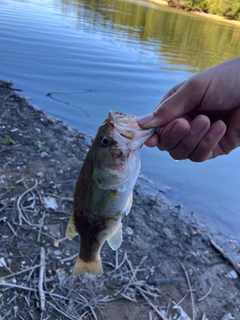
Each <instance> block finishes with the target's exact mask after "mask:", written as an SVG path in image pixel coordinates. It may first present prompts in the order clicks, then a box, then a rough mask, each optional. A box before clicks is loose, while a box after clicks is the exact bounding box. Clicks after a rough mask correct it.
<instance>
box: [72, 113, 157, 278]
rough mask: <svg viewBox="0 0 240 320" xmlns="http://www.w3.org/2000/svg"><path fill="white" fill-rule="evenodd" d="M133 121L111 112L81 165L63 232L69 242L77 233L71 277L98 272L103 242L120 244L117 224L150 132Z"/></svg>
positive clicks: (127, 206) (126, 206)
mask: <svg viewBox="0 0 240 320" xmlns="http://www.w3.org/2000/svg"><path fill="white" fill-rule="evenodd" d="M136 120H137V117H136V116H133V115H127V114H123V113H120V112H116V111H113V110H110V111H109V115H108V119H106V120H105V121H104V122H103V124H102V125H101V126H100V127H99V130H98V133H97V135H96V138H95V139H94V141H93V144H92V146H91V148H90V149H89V152H88V154H87V156H86V159H85V161H84V164H83V167H82V169H81V172H80V175H79V178H78V181H77V185H76V189H75V194H74V203H73V213H72V215H71V217H70V220H69V222H68V226H67V231H66V236H67V237H68V238H69V239H70V240H71V239H73V238H74V237H75V236H76V235H77V234H79V235H80V252H79V255H78V257H77V260H76V263H75V265H74V268H73V275H74V276H77V275H80V274H83V273H91V274H94V275H99V274H102V272H103V270H102V262H101V258H100V251H101V248H102V246H103V244H104V242H105V241H106V240H107V241H108V244H109V246H110V247H111V248H112V249H113V250H116V249H117V248H119V247H120V245H121V242H122V224H121V220H122V218H123V216H124V215H127V214H128V213H129V211H130V209H131V206H132V197H133V188H134V185H135V183H136V180H137V177H138V174H139V171H140V164H141V163H140V155H139V153H140V149H141V147H142V145H143V144H144V142H145V141H146V140H147V139H149V138H150V137H151V135H152V134H153V132H154V129H148V130H142V129H141V128H140V127H139V126H138V124H137V122H136Z"/></svg>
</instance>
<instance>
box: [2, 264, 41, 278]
mask: <svg viewBox="0 0 240 320" xmlns="http://www.w3.org/2000/svg"><path fill="white" fill-rule="evenodd" d="M38 267H41V264H38V265H36V266H34V267H31V268H27V269H24V270H22V271H19V272H16V273H12V274H9V275H8V276H5V277H1V278H0V281H1V280H6V279H8V278H12V277H15V276H18V275H19V274H21V273H24V272H27V271H29V270H32V269H36V268H38Z"/></svg>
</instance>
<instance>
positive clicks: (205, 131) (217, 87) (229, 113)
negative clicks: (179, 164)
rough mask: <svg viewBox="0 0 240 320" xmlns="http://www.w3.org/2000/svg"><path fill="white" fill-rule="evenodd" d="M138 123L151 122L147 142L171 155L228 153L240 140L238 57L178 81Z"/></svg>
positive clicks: (193, 156) (195, 156) (199, 157)
mask: <svg viewBox="0 0 240 320" xmlns="http://www.w3.org/2000/svg"><path fill="white" fill-rule="evenodd" d="M138 123H139V125H140V126H141V127H142V128H143V129H147V128H152V127H155V128H157V129H156V133H155V134H154V135H153V136H152V137H151V138H150V139H149V140H148V141H147V142H146V145H147V146H149V147H154V146H157V147H158V148H159V149H160V150H167V151H168V152H169V153H170V155H171V156H172V157H173V158H174V159H177V160H181V159H190V160H192V161H195V162H200V161H205V160H207V159H212V158H215V157H217V156H219V155H223V154H228V153H230V152H231V151H232V150H233V149H235V148H237V147H238V146H239V145H240V58H236V59H233V60H230V61H227V62H225V63H223V64H220V65H218V66H216V67H214V68H211V69H208V70H206V71H204V72H202V73H199V74H197V75H194V76H192V77H191V78H190V79H189V80H187V81H185V82H183V83H180V84H178V85H177V86H175V87H174V88H172V89H171V90H170V91H169V92H168V93H167V94H166V95H165V96H164V97H163V99H162V101H161V102H160V104H159V105H158V106H157V107H156V109H155V110H154V111H153V113H151V114H149V115H147V116H145V117H142V118H140V119H139V121H138Z"/></svg>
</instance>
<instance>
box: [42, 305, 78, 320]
mask: <svg viewBox="0 0 240 320" xmlns="http://www.w3.org/2000/svg"><path fill="white" fill-rule="evenodd" d="M47 303H48V304H49V305H50V306H51V307H53V308H54V309H55V310H56V311H58V312H59V313H61V314H62V315H64V316H65V317H67V318H68V319H70V320H78V319H79V318H76V317H73V316H72V315H69V314H67V313H66V312H63V311H62V310H61V309H59V308H57V307H56V306H55V305H54V304H52V303H51V302H49V301H48V302H47Z"/></svg>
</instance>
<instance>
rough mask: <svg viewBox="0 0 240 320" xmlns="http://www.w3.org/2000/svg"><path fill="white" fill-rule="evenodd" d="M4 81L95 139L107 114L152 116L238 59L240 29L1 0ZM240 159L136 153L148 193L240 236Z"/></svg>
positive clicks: (81, 5)
mask: <svg viewBox="0 0 240 320" xmlns="http://www.w3.org/2000/svg"><path fill="white" fill-rule="evenodd" d="M0 41H1V42H0V43H1V50H0V78H2V79H4V80H12V81H13V82H14V86H15V87H18V88H20V89H23V90H24V91H23V95H25V96H29V97H31V98H32V101H31V103H32V104H34V105H35V106H37V107H39V108H41V109H42V110H44V111H45V112H46V113H47V114H49V115H51V116H53V117H56V118H59V119H62V120H63V121H65V122H66V123H68V124H69V125H71V126H73V127H74V128H76V129H78V130H80V131H84V132H87V133H90V134H95V132H96V130H97V128H98V126H99V124H100V123H101V122H102V121H103V120H104V119H105V117H106V115H107V111H108V109H110V108H113V109H116V110H118V111H123V112H128V113H133V114H138V115H143V114H146V113H149V112H150V111H151V110H152V109H153V108H154V107H155V106H156V104H157V103H158V102H159V100H160V99H161V97H162V96H163V95H164V94H165V93H166V91H167V90H168V89H170V88H171V87H172V86H173V85H175V84H177V83H179V82H180V81H183V80H185V79H187V78H188V77H189V76H191V75H192V74H193V73H196V72H199V71H202V70H205V69H206V68H209V67H211V66H213V65H216V64H218V63H220V62H223V61H225V60H227V59H230V58H233V57H235V56H239V55H240V27H238V26H235V25H231V24H229V23H227V22H222V21H217V20H211V19H207V18H204V17H201V16H197V15H194V14H189V13H185V12H182V11H179V10H174V9H171V8H168V7H164V6H159V5H156V4H154V3H152V2H148V1H116V0H98V1H97V0H91V1H90V0H88V1H87V0H82V1H80V0H78V1H77V0H45V1H44V5H43V4H42V3H40V2H39V1H37V0H31V1H30V0H1V4H0ZM239 154H240V150H236V151H235V152H233V153H232V154H231V155H229V156H227V157H221V158H219V159H216V160H214V161H209V162H205V163H198V164H196V163H191V162H190V161H180V162H178V163H176V162H174V161H173V160H172V159H171V158H170V156H169V155H168V154H167V153H164V152H159V151H158V150H155V149H148V148H144V149H143V150H142V162H143V170H144V173H145V175H147V176H148V177H149V178H150V179H151V180H153V182H154V183H153V187H154V188H157V189H162V190H165V191H166V196H167V198H168V199H170V201H172V202H173V203H175V204H178V203H179V202H181V203H182V204H183V205H184V207H185V210H186V212H189V213H190V212H191V211H193V212H194V213H195V214H196V216H197V217H198V218H199V219H200V220H201V221H203V222H206V223H208V224H209V225H211V226H214V227H215V228H217V229H218V230H219V231H221V232H224V233H225V234H227V235H229V236H232V237H236V238H240V237H239V225H240V198H239V188H240V179H239V177H240V165H239Z"/></svg>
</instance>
